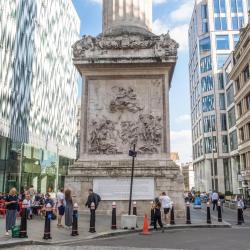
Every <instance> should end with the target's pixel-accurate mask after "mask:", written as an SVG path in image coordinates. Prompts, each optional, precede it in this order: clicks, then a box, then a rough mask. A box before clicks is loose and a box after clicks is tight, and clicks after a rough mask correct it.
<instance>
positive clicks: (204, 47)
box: [200, 37, 211, 52]
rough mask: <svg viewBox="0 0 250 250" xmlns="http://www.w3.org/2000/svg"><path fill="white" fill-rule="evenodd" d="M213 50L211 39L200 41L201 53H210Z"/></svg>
mask: <svg viewBox="0 0 250 250" xmlns="http://www.w3.org/2000/svg"><path fill="white" fill-rule="evenodd" d="M210 49H211V43H210V37H206V38H204V39H201V40H200V51H201V52H203V51H209V50H210Z"/></svg>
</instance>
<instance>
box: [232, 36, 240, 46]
mask: <svg viewBox="0 0 250 250" xmlns="http://www.w3.org/2000/svg"><path fill="white" fill-rule="evenodd" d="M233 39H234V47H236V45H237V43H238V42H239V35H238V34H234V35H233Z"/></svg>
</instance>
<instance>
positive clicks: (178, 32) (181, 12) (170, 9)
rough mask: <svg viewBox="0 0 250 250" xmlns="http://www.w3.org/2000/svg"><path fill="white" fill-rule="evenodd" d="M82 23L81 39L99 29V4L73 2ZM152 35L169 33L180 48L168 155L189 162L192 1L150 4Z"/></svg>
mask: <svg viewBox="0 0 250 250" xmlns="http://www.w3.org/2000/svg"><path fill="white" fill-rule="evenodd" d="M72 1H73V3H74V6H75V8H76V10H77V13H78V15H79V17H80V20H81V35H83V34H89V35H97V34H99V33H101V29H102V5H101V2H102V0H72ZM153 2H154V5H153V32H154V33H156V34H162V33H166V32H167V31H168V30H169V31H170V35H171V37H172V38H174V39H175V40H176V41H177V42H178V43H179V44H180V48H179V54H178V57H179V58H178V62H177V65H176V69H175V73H174V77H173V81H172V87H171V90H170V124H171V151H172V152H178V153H179V155H180V160H181V162H186V161H189V160H191V154H192V147H191V125H190V98H189V97H190V94H189V79H188V25H189V20H190V17H191V14H192V9H193V0H153Z"/></svg>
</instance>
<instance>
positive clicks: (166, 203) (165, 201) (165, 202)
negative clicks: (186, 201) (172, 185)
mask: <svg viewBox="0 0 250 250" xmlns="http://www.w3.org/2000/svg"><path fill="white" fill-rule="evenodd" d="M160 201H161V204H162V207H163V213H164V221H165V223H166V224H167V225H168V224H169V211H170V207H171V199H170V198H169V196H167V195H166V192H162V196H160Z"/></svg>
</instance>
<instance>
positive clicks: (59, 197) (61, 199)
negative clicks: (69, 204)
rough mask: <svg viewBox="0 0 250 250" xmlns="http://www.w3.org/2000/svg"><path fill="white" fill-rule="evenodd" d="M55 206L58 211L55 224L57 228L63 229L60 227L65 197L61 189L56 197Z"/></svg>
mask: <svg viewBox="0 0 250 250" xmlns="http://www.w3.org/2000/svg"><path fill="white" fill-rule="evenodd" d="M56 199H57V201H56V205H57V209H58V222H57V227H63V225H62V217H63V215H64V212H65V206H64V201H65V195H64V190H63V188H61V189H60V191H59V192H58V193H57V195H56Z"/></svg>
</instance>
